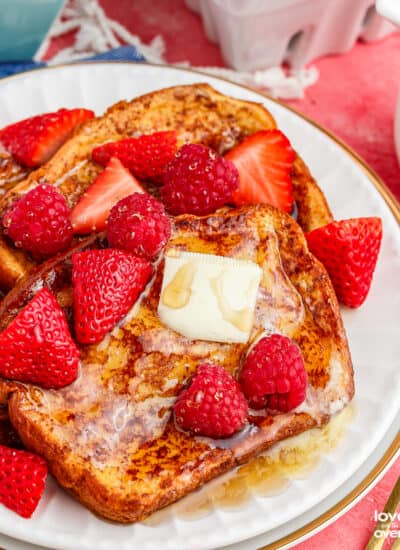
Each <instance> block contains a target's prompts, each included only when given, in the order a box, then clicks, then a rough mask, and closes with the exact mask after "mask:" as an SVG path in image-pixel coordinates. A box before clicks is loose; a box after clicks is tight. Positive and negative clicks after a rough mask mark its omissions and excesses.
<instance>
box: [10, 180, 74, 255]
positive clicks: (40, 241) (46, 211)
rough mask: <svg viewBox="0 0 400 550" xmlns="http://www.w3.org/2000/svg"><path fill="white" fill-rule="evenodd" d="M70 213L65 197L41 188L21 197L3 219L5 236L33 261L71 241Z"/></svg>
mask: <svg viewBox="0 0 400 550" xmlns="http://www.w3.org/2000/svg"><path fill="white" fill-rule="evenodd" d="M69 215H70V211H69V208H68V205H67V201H66V200H65V197H64V196H63V195H61V193H59V192H58V191H57V189H55V188H54V187H53V186H52V185H47V184H41V185H38V186H37V187H35V188H34V189H31V191H28V193H26V194H25V195H22V197H21V198H20V199H18V200H17V201H16V202H14V204H12V205H11V207H10V208H9V209H8V210H7V211H6V213H5V214H4V216H3V226H4V228H5V232H6V234H7V235H8V236H9V237H10V238H11V239H12V240H13V241H14V243H15V246H17V247H21V248H23V249H24V250H27V251H28V252H31V253H32V255H33V256H34V257H36V258H45V257H47V256H52V255H53V254H56V253H57V252H61V251H62V250H65V249H66V248H67V247H68V246H69V245H70V244H71V241H72V237H73V231H72V225H71V222H70V221H69Z"/></svg>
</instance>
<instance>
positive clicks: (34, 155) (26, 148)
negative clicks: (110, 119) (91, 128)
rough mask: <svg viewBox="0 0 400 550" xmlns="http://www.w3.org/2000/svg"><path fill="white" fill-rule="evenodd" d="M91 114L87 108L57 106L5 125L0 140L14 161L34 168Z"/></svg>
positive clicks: (0, 133)
mask: <svg viewBox="0 0 400 550" xmlns="http://www.w3.org/2000/svg"><path fill="white" fill-rule="evenodd" d="M93 117H94V112H93V111H90V110H88V109H59V110H58V111H56V112H54V113H46V114H43V115H38V116H34V117H31V118H26V119H24V120H21V121H19V122H16V123H14V124H10V125H9V126H6V127H5V128H3V129H2V130H0V141H1V143H2V144H3V146H4V147H5V148H6V149H7V150H8V152H9V153H11V155H12V156H13V157H14V158H15V160H16V161H17V162H19V163H20V164H24V165H25V166H29V167H31V168H34V167H35V166H40V165H41V164H43V163H45V162H47V161H48V160H49V159H50V157H52V156H53V154H54V153H55V152H56V151H57V149H59V147H61V145H62V144H63V143H64V142H65V141H66V140H67V139H68V138H69V137H70V135H71V134H72V131H73V130H74V129H75V128H76V127H77V126H78V124H81V123H82V122H84V121H85V120H88V119H90V118H93Z"/></svg>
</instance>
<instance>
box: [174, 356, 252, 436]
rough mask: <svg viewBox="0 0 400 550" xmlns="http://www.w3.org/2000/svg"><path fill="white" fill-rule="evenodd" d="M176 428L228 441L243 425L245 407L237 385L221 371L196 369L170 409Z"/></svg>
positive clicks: (219, 368) (210, 367)
mask: <svg viewBox="0 0 400 550" xmlns="http://www.w3.org/2000/svg"><path fill="white" fill-rule="evenodd" d="M174 412H175V419H176V423H177V425H178V426H179V427H180V428H182V429H183V430H187V431H190V432H192V433H194V434H196V435H203V436H206V437H213V438H215V439H217V438H223V437H230V436H231V435H233V434H234V433H236V432H237V431H239V430H240V429H241V428H243V426H244V425H245V423H246V420H247V412H248V407H247V403H246V399H245V398H244V395H243V393H242V391H241V389H240V386H239V384H238V383H237V381H236V380H235V379H234V378H233V377H232V376H231V375H230V374H229V373H228V372H227V371H226V370H225V369H224V368H223V367H220V366H215V365H211V364H202V365H199V367H198V369H197V372H196V374H195V375H194V377H193V379H192V381H191V384H190V386H189V387H188V388H186V389H184V390H183V391H182V393H181V394H180V395H179V396H178V398H177V400H176V402H175V405H174Z"/></svg>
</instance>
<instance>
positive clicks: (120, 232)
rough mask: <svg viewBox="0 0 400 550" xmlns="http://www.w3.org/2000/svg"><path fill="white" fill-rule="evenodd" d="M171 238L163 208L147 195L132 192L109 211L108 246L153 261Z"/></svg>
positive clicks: (169, 224) (169, 223)
mask: <svg viewBox="0 0 400 550" xmlns="http://www.w3.org/2000/svg"><path fill="white" fill-rule="evenodd" d="M170 235H171V222H170V220H169V217H168V216H167V215H166V213H165V210H164V206H163V205H162V204H161V203H160V202H159V201H158V200H157V199H155V198H154V197H152V196H151V195H149V194H148V193H133V195H129V196H128V197H125V198H124V199H122V200H120V201H119V202H118V203H117V204H116V205H115V206H114V207H113V208H112V210H111V213H110V216H109V217H108V222H107V238H108V242H109V243H110V246H112V247H114V248H122V249H124V250H127V251H128V252H132V254H135V255H136V256H141V257H143V258H147V259H149V260H152V259H153V258H154V257H155V256H157V254H158V253H159V252H160V250H161V249H162V248H163V247H164V246H165V244H166V243H167V241H168V239H169V237H170Z"/></svg>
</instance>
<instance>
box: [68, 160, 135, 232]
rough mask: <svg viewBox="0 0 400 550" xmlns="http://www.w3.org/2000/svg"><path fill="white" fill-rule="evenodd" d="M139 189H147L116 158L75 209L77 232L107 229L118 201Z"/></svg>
mask: <svg viewBox="0 0 400 550" xmlns="http://www.w3.org/2000/svg"><path fill="white" fill-rule="evenodd" d="M135 192H137V193H143V192H144V191H143V189H142V188H141V186H140V185H139V183H138V181H137V180H136V179H135V178H134V176H132V174H131V173H130V172H129V170H127V169H126V168H124V166H123V165H122V164H121V162H120V161H119V160H118V159H116V158H112V159H111V160H110V161H109V162H108V164H107V166H106V168H105V170H103V172H101V174H99V175H98V176H97V178H96V179H95V180H94V182H93V183H92V185H91V186H90V187H89V188H88V189H87V190H86V192H85V193H84V194H83V195H82V197H81V198H80V199H79V202H78V203H77V204H76V206H75V207H74V208H73V210H72V212H71V223H72V227H73V228H74V232H75V233H91V232H92V231H103V230H104V229H105V227H106V220H107V218H108V215H109V214H110V210H111V208H112V207H113V206H114V204H116V203H117V202H118V201H119V200H121V199H123V198H124V197H127V196H128V195H131V194H132V193H135Z"/></svg>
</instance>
